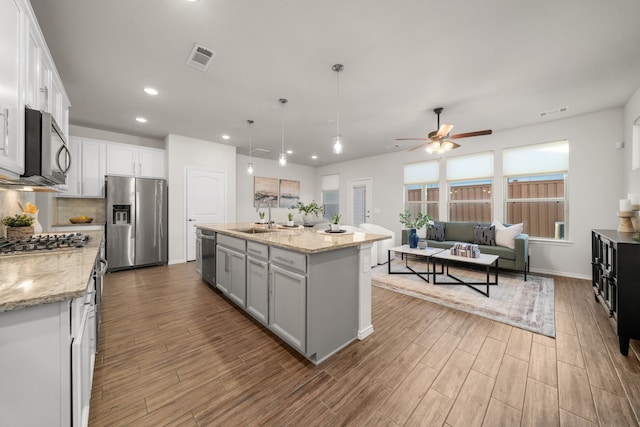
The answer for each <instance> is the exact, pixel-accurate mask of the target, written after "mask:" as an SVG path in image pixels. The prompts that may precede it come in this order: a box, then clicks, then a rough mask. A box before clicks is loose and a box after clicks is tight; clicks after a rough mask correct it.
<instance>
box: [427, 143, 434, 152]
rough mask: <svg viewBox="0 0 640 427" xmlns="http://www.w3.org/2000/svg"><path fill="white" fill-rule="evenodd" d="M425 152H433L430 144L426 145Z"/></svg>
mask: <svg viewBox="0 0 640 427" xmlns="http://www.w3.org/2000/svg"><path fill="white" fill-rule="evenodd" d="M427 153H429V154H431V153H433V147H432V146H431V144H429V145H427Z"/></svg>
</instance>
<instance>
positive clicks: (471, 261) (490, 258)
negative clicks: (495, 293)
mask: <svg viewBox="0 0 640 427" xmlns="http://www.w3.org/2000/svg"><path fill="white" fill-rule="evenodd" d="M498 258H499V257H498V255H489V254H480V258H467V257H463V256H458V255H451V250H450V249H446V250H444V251H442V252H438V253H437V254H434V255H433V256H431V261H432V263H433V270H434V271H435V269H436V260H438V261H440V263H441V268H444V266H446V267H447V272H446V274H447V276H448V277H450V278H452V279H454V280H455V281H456V282H453V283H452V282H445V283H443V282H440V283H437V282H436V275H435V274H434V275H433V284H434V285H465V286H468V287H470V288H471V289H473V290H474V291H476V292H480V293H481V294H482V295H484V296H486V297H488V296H489V286H491V285H494V286H498ZM451 261H455V262H457V263H460V264H466V265H473V266H481V267H485V268H486V272H487V280H486V281H485V282H465V281H464V280H462V279H460V278H458V277H456V276H454V275H453V274H451V273H449V263H450V262H451ZM491 267H493V269H494V281H493V282H491V281H490V279H489V276H490V270H491ZM478 285H483V286H486V288H487V290H486V291H485V292H483V291H482V290H480V289H478V288H477V287H476V286H478Z"/></svg>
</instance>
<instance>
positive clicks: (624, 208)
mask: <svg viewBox="0 0 640 427" xmlns="http://www.w3.org/2000/svg"><path fill="white" fill-rule="evenodd" d="M630 210H631V200H629V199H620V212H629V211H630Z"/></svg>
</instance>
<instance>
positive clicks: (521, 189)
mask: <svg viewBox="0 0 640 427" xmlns="http://www.w3.org/2000/svg"><path fill="white" fill-rule="evenodd" d="M568 169H569V142H568V141H558V142H551V143H544V144H535V145H528V146H525V147H517V148H510V149H506V150H504V151H503V173H504V177H505V181H506V192H505V221H506V222H507V223H510V224H517V223H520V222H521V223H523V224H524V232H525V233H527V234H529V235H530V236H531V237H542V238H549V239H558V240H564V239H566V238H567V237H566V236H567V224H566V219H567V218H568V216H567V212H566V209H567V206H569V203H568V199H567V192H566V184H567V174H568Z"/></svg>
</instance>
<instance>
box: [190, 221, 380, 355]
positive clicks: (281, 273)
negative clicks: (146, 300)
mask: <svg viewBox="0 0 640 427" xmlns="http://www.w3.org/2000/svg"><path fill="white" fill-rule="evenodd" d="M198 227H199V228H203V229H206V230H208V232H212V231H215V232H216V235H217V236H216V252H215V253H216V257H215V261H214V260H211V259H209V260H203V262H215V263H216V279H215V283H216V288H217V289H218V290H219V291H221V292H222V293H223V295H225V296H226V297H227V298H229V299H230V300H232V301H233V302H234V303H236V304H238V305H239V306H240V307H242V308H243V309H244V310H245V311H246V312H247V313H248V314H249V315H251V316H252V317H253V318H255V319H256V320H257V321H258V322H260V323H262V324H264V325H265V326H266V327H267V328H269V330H271V332H273V333H274V334H275V335H277V336H278V337H280V338H281V339H282V340H284V341H285V342H286V343H287V344H289V345H290V346H291V347H293V348H294V349H295V350H297V351H298V352H300V353H301V354H303V355H304V356H305V357H306V358H307V359H309V360H310V361H311V362H313V363H315V364H318V363H320V362H322V361H324V360H325V359H327V358H328V357H330V356H331V355H333V354H334V353H336V352H337V351H339V350H340V349H342V348H343V347H345V346H346V345H348V344H349V343H351V342H352V341H354V340H356V339H364V338H365V337H366V336H368V335H369V334H371V333H372V332H373V326H372V325H371V288H370V287H371V272H370V259H371V245H372V243H373V242H375V241H377V240H382V239H384V238H386V236H379V235H373V234H364V233H357V234H358V235H357V236H356V235H354V234H355V233H354V234H351V235H346V236H344V235H342V236H336V235H325V234H324V233H322V234H321V233H319V232H318V231H317V230H308V229H302V228H301V229H294V230H290V229H276V230H274V231H267V230H265V232H261V233H260V232H257V233H247V232H246V229H247V228H243V227H241V225H238V224H225V225H198ZM246 227H248V228H250V229H252V228H253V227H254V226H253V225H247V226H246ZM241 230H244V231H241ZM259 230H260V229H259ZM243 268H244V270H242V269H243Z"/></svg>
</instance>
